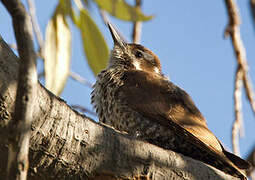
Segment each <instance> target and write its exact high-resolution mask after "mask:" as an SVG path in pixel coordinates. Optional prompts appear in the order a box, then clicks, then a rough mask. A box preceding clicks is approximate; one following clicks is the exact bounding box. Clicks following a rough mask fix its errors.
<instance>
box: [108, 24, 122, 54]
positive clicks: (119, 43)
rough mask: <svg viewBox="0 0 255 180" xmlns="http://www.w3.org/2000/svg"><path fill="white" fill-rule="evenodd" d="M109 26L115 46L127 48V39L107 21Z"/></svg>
mask: <svg viewBox="0 0 255 180" xmlns="http://www.w3.org/2000/svg"><path fill="white" fill-rule="evenodd" d="M107 25H108V28H109V30H110V32H111V35H112V39H113V41H114V46H116V45H117V46H119V47H120V48H121V49H123V50H124V49H126V46H127V43H126V42H125V40H124V39H123V38H122V37H121V35H120V34H119V33H118V31H117V29H116V28H115V27H114V26H113V25H112V24H111V23H110V22H108V23H107Z"/></svg>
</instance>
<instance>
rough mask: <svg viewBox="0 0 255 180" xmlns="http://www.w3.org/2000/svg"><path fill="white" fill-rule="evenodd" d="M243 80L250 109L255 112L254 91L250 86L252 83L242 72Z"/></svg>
mask: <svg viewBox="0 0 255 180" xmlns="http://www.w3.org/2000/svg"><path fill="white" fill-rule="evenodd" d="M243 82H244V87H245V93H246V97H247V99H248V100H249V102H250V105H251V109H252V111H253V113H254V114H255V101H254V91H253V88H252V83H251V81H250V79H249V77H248V74H247V73H246V74H244V76H243Z"/></svg>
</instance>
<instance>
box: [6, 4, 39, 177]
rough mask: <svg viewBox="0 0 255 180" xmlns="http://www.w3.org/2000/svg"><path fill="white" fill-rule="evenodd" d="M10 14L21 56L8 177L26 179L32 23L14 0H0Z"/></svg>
mask: <svg viewBox="0 0 255 180" xmlns="http://www.w3.org/2000/svg"><path fill="white" fill-rule="evenodd" d="M2 3H3V4H4V6H5V7H6V9H7V10H8V11H9V13H10V15H11V16H12V24H13V28H14V32H15V37H16V41H17V45H18V52H19V56H20V59H21V62H22V63H20V66H19V71H18V72H19V76H18V77H19V80H18V88H17V97H16V102H15V112H14V117H13V120H12V121H11V122H10V124H9V131H10V132H9V133H10V134H12V136H9V137H10V138H9V156H8V168H7V171H8V173H9V175H8V177H9V178H10V179H14V178H15V179H26V177H27V170H28V167H29V165H28V150H29V139H30V129H31V122H32V112H33V107H34V101H33V99H34V97H35V91H36V90H35V88H36V84H37V74H36V64H35V60H36V56H35V53H34V48H33V40H32V25H31V22H30V18H29V16H28V14H27V13H26V10H25V8H24V6H23V5H22V3H21V2H20V1H18V0H2Z"/></svg>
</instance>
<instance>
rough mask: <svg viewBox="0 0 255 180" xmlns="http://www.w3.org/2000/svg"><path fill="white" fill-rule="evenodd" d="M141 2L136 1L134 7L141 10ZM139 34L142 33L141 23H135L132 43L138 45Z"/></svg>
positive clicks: (139, 0)
mask: <svg viewBox="0 0 255 180" xmlns="http://www.w3.org/2000/svg"><path fill="white" fill-rule="evenodd" d="M141 5H142V0H136V4H135V7H136V8H139V9H141ZM141 33H142V22H141V21H136V22H134V25H133V34H132V38H133V43H136V44H139V43H140V41H141Z"/></svg>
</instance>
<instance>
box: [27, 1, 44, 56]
mask: <svg viewBox="0 0 255 180" xmlns="http://www.w3.org/2000/svg"><path fill="white" fill-rule="evenodd" d="M27 3H28V8H29V14H30V17H31V21H32V25H33V29H34V32H35V36H36V39H37V42H38V44H39V54H40V56H41V57H43V56H44V41H43V36H42V32H41V30H40V26H39V24H38V21H37V18H36V8H35V4H34V1H33V0H27Z"/></svg>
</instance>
